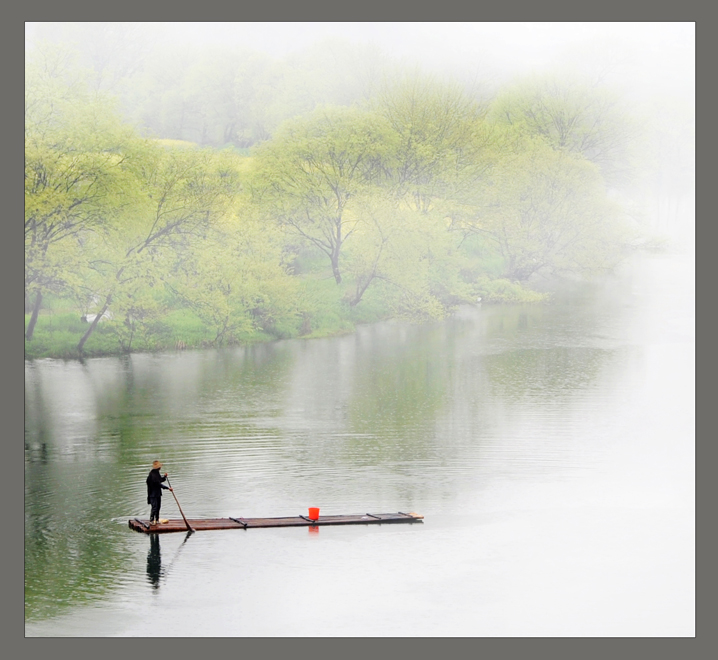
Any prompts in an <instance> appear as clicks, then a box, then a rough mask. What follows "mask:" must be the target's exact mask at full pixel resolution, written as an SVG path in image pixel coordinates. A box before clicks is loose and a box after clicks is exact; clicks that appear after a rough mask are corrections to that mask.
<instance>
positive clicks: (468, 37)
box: [26, 22, 695, 95]
mask: <svg viewBox="0 0 718 660" xmlns="http://www.w3.org/2000/svg"><path fill="white" fill-rule="evenodd" d="M35 25H36V24H34V23H27V24H26V35H27V36H28V37H29V38H32V36H33V34H34V30H35ZM151 26H152V32H153V34H154V36H155V38H157V39H158V40H159V41H160V42H162V41H165V42H183V43H191V44H196V45H207V44H223V45H239V46H242V47H244V48H249V49H252V50H257V51H262V52H265V53H268V54H270V55H273V56H276V57H284V56H286V55H288V54H290V53H292V52H294V51H297V50H301V49H303V48H306V47H308V46H311V45H312V44H314V43H317V42H321V41H323V40H326V39H331V38H341V39H346V40H348V41H351V42H353V43H357V44H373V45H376V46H378V47H379V48H380V49H381V50H382V51H383V52H385V53H386V54H387V56H390V57H392V58H397V59H401V60H403V61H405V62H406V63H408V64H413V63H416V64H419V65H421V66H422V67H425V68H428V69H433V70H438V71H451V70H453V71H457V72H462V73H464V74H468V75H476V76H479V77H482V78H484V79H487V78H488V79H496V78H499V77H501V78H504V77H506V76H510V75H515V74H522V73H529V72H532V71H541V70H546V69H549V68H550V69H555V68H557V67H561V66H565V65H567V64H571V63H573V64H575V65H576V66H579V67H586V68H591V67H596V66H598V67H599V68H601V70H603V69H606V67H608V69H610V70H609V71H608V74H609V75H610V76H612V78H613V80H612V82H615V83H618V84H623V85H630V86H634V85H639V86H641V87H642V88H643V89H644V90H645V89H651V88H656V89H661V90H665V89H666V87H668V88H669V89H671V90H673V91H674V92H676V91H678V92H679V93H685V94H690V95H692V93H693V77H694V71H695V67H694V57H695V54H694V45H695V24H694V23H333V22H326V23H282V22H277V23H261V22H257V23H211V22H206V23H189V22H187V23H152V24H151Z"/></svg>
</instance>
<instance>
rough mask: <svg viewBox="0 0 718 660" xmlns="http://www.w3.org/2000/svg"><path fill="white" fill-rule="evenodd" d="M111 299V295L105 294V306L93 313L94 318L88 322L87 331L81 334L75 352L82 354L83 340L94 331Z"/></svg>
mask: <svg viewBox="0 0 718 660" xmlns="http://www.w3.org/2000/svg"><path fill="white" fill-rule="evenodd" d="M111 299H112V296H107V300H105V306H104V307H103V308H102V311H101V312H100V313H99V314H97V315H95V318H94V320H93V321H92V323H90V327H89V328H87V332H86V333H85V334H84V335H82V339H80V343H79V344H78V345H77V352H78V353H79V354H80V355H82V349H83V348H84V346H85V342H86V341H87V340H88V339H89V338H90V335H91V334H92V333H93V332H94V330H95V328H96V327H97V324H98V323H99V322H100V319H101V318H102V316H103V314H104V313H105V312H106V311H107V308H108V307H109V306H110V300H111Z"/></svg>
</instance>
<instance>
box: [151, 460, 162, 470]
mask: <svg viewBox="0 0 718 660" xmlns="http://www.w3.org/2000/svg"><path fill="white" fill-rule="evenodd" d="M161 467H162V463H160V462H159V461H153V462H152V469H153V470H156V469H158V468H161Z"/></svg>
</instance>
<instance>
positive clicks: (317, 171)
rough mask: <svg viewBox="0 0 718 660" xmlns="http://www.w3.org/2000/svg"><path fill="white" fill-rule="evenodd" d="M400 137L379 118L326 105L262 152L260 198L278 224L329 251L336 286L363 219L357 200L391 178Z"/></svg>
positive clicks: (295, 123) (279, 134) (285, 128)
mask: <svg viewBox="0 0 718 660" xmlns="http://www.w3.org/2000/svg"><path fill="white" fill-rule="evenodd" d="M394 137H395V136H394V133H393V132H392V131H391V129H390V128H389V126H388V125H387V123H386V121H384V120H383V119H382V118H381V117H379V116H377V115H375V114H373V113H370V112H365V111H362V110H358V109H354V108H340V107H327V108H321V109H319V110H316V111H314V112H313V113H311V114H309V115H308V116H306V117H301V118H298V119H295V120H292V121H289V122H287V123H286V124H284V125H283V126H282V127H281V128H280V129H279V130H278V132H277V134H276V135H275V137H274V139H273V140H271V142H268V143H266V144H264V145H261V146H260V147H259V148H258V149H257V151H256V163H255V165H256V167H255V188H254V189H255V195H256V200H257V202H258V203H260V204H262V205H263V207H264V208H265V209H266V210H267V212H268V213H269V215H270V216H271V217H272V218H273V219H274V220H276V221H278V222H279V224H280V225H282V226H283V227H286V228H287V229H289V230H290V231H291V232H293V233H295V234H296V235H299V236H300V237H301V238H302V239H304V240H306V241H307V242H308V243H309V244H311V245H313V246H315V247H316V248H318V249H319V250H320V251H321V252H323V253H324V254H325V255H326V256H327V257H328V258H329V261H330V263H331V268H332V274H333V276H334V279H335V281H336V283H337V284H340V283H341V281H342V275H341V268H340V255H341V253H342V248H343V246H344V244H345V242H346V241H347V240H348V239H349V238H350V237H351V236H352V234H353V233H354V232H355V230H356V228H357V225H358V223H359V222H360V218H358V217H357V216H356V215H352V214H351V213H348V212H347V211H348V209H349V206H350V205H351V201H352V198H353V197H355V196H357V195H360V194H361V193H362V192H363V191H364V190H366V189H368V188H369V187H370V186H371V185H372V184H374V185H376V184H378V183H379V182H381V181H382V179H383V178H384V177H385V172H386V168H387V158H388V157H389V156H390V154H391V153H392V148H393V142H394Z"/></svg>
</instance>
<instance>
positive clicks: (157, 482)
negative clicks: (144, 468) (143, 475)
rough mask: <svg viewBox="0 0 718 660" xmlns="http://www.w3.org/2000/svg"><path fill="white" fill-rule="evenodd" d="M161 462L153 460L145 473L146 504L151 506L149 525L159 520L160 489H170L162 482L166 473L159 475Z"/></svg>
mask: <svg viewBox="0 0 718 660" xmlns="http://www.w3.org/2000/svg"><path fill="white" fill-rule="evenodd" d="M161 467H162V463H160V462H159V461H154V462H153V463H152V469H151V470H150V473H149V475H147V504H149V505H150V506H151V507H152V511H151V512H150V525H156V524H157V523H159V521H160V506H161V505H162V489H164V490H172V489H171V488H170V487H169V486H165V485H164V484H163V483H162V482H163V481H165V480H166V479H167V473H166V472H165V474H164V476H162V475H160V468H161Z"/></svg>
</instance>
